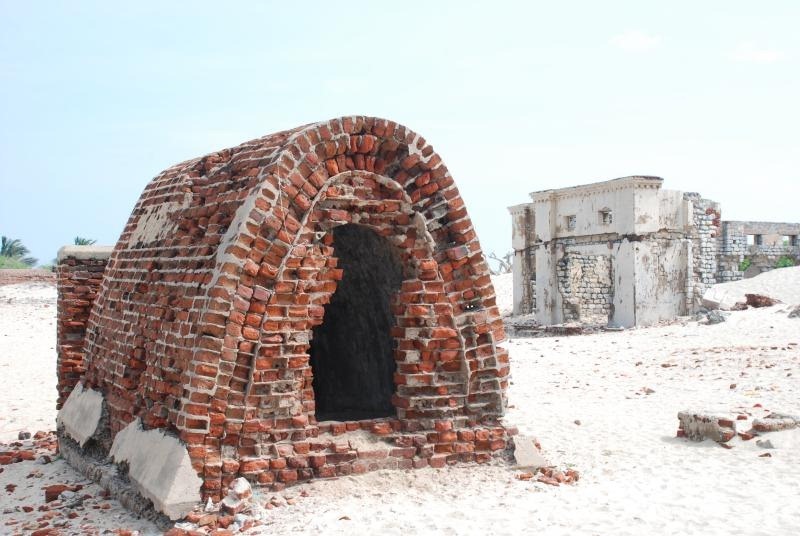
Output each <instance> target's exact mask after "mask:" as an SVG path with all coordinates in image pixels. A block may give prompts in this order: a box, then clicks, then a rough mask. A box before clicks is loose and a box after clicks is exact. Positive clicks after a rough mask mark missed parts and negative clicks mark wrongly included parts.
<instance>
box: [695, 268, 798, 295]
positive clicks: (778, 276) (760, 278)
mask: <svg viewBox="0 0 800 536" xmlns="http://www.w3.org/2000/svg"><path fill="white" fill-rule="evenodd" d="M745 294H761V295H763V296H769V297H770V298H775V299H776V300H780V301H781V302H783V303H789V304H800V266H792V267H789V268H779V269H777V270H771V271H769V272H764V273H762V274H759V275H757V276H756V277H752V278H750V279H741V280H739V281H731V282H730V283H720V284H718V285H714V286H713V287H711V289H709V290H708V291H707V296H709V297H712V296H713V298H714V300H715V301H719V302H720V303H723V302H724V303H729V304H734V303H737V302H744V301H745V299H746V298H745Z"/></svg>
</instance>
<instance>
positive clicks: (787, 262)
mask: <svg viewBox="0 0 800 536" xmlns="http://www.w3.org/2000/svg"><path fill="white" fill-rule="evenodd" d="M790 266H794V259H792V258H791V257H788V256H786V255H784V256H783V257H781V258H780V259H778V262H776V263H775V268H789V267H790Z"/></svg>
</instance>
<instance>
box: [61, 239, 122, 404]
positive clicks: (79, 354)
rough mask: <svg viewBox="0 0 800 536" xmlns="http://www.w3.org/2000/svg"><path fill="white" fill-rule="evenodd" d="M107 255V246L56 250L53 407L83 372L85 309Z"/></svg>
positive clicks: (93, 296)
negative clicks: (55, 383)
mask: <svg viewBox="0 0 800 536" xmlns="http://www.w3.org/2000/svg"><path fill="white" fill-rule="evenodd" d="M110 254H111V249H110V248H101V247H96V246H66V247H64V248H61V251H59V253H58V260H57V262H58V265H57V269H56V285H57V289H58V302H57V307H58V323H57V327H56V353H57V354H58V361H57V365H56V366H57V370H56V375H57V377H58V401H57V405H56V408H57V409H61V406H62V405H63V404H64V401H65V400H66V399H67V397H68V396H69V394H70V393H71V392H72V388H73V387H75V384H76V383H78V381H79V380H80V377H81V375H82V374H83V372H84V371H85V365H84V348H83V343H84V339H85V337H86V328H87V325H88V323H89V312H90V311H91V308H92V304H93V303H94V301H95V299H96V298H97V293H98V291H99V290H100V283H101V282H102V280H103V272H104V271H105V268H106V263H107V262H108V257H109V255H110Z"/></svg>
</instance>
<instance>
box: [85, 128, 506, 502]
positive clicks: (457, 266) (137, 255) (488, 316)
mask: <svg viewBox="0 0 800 536" xmlns="http://www.w3.org/2000/svg"><path fill="white" fill-rule="evenodd" d="M354 218H357V219H358V221H355V222H354V221H353V219H354ZM344 223H358V224H360V225H365V226H368V227H371V228H373V229H374V230H376V231H377V232H379V234H382V235H383V236H385V237H387V239H389V240H390V241H392V243H394V244H395V246H396V247H398V249H399V250H400V251H402V252H403V254H402V257H403V263H404V266H405V268H406V270H407V274H406V275H407V276H406V280H405V281H404V282H403V286H402V288H401V290H400V292H399V293H398V296H397V297H396V301H395V304H394V313H395V317H396V319H397V326H396V327H395V328H394V329H393V336H394V338H395V340H396V341H397V352H396V362H397V366H398V374H397V375H396V382H395V383H396V389H397V391H396V393H395V396H394V398H393V403H394V405H395V407H396V408H397V411H398V416H397V419H388V420H382V421H380V422H370V423H360V424H358V425H357V426H362V427H366V428H367V429H370V430H373V431H374V432H375V433H378V434H387V433H390V432H391V433H393V434H396V435H397V434H399V435H400V436H402V434H411V433H415V432H418V431H425V430H431V431H433V430H434V429H435V430H436V431H437V433H440V434H441V435H442V437H441V438H438V439H437V442H436V445H438V446H436V448H434V447H433V446H430V448H427V447H426V448H422V446H417V447H415V449H416V450H414V453H413V454H411V456H412V457H414V458H417V457H419V458H420V459H425V460H428V459H430V458H431V456H435V455H440V454H441V455H448V456H455V455H457V456H456V458H457V459H459V460H463V461H468V460H469V459H475V458H476V454H475V452H476V450H481V451H486V452H488V451H490V450H491V448H495V447H497V444H496V443H495V444H492V445H491V446H490V445H489V444H488V443H485V442H487V441H489V442H491V441H492V440H494V441H497V440H498V439H499V438H504V437H505V432H504V431H502V428H497V427H496V419H497V418H498V417H499V416H500V415H501V414H502V412H503V406H504V391H505V388H506V382H507V376H508V359H507V354H506V352H505V350H503V349H502V348H499V347H498V346H497V343H499V342H500V341H501V340H502V339H503V332H502V322H501V320H500V316H499V313H498V310H497V307H496V304H495V297H494V291H493V289H492V286H491V281H490V277H489V270H488V266H487V265H486V263H485V261H484V260H483V257H482V253H481V249H480V245H479V243H478V240H477V237H476V235H475V232H474V229H473V228H472V224H471V222H470V220H469V217H468V215H467V211H466V208H465V206H464V202H463V200H462V199H461V197H460V195H459V193H458V190H457V188H456V186H455V184H454V181H453V178H452V177H451V176H450V174H449V172H448V171H447V168H446V167H445V166H444V164H443V163H442V160H441V158H440V157H439V156H438V154H437V153H435V152H434V151H433V149H432V147H431V146H430V145H428V144H427V142H425V140H424V139H423V138H422V137H420V136H419V135H417V134H415V133H413V132H412V131H410V130H408V129H406V128H405V127H403V126H401V125H397V124H395V123H393V122H390V121H386V120H383V119H376V118H367V117H345V118H341V119H334V120H331V121H328V122H323V123H317V124H313V125H308V126H305V127H300V128H298V129H294V130H291V131H286V132H282V133H278V134H274V135H272V136H267V137H265V138H261V139H259V140H254V141H251V142H247V143H245V144H243V145H241V146H239V147H236V148H233V149H226V150H224V151H220V152H218V153H214V154H212V155H208V156H206V157H203V158H200V159H196V160H192V161H189V162H186V163H183V164H179V165H177V166H174V167H173V168H170V169H168V170H167V171H165V172H164V173H162V174H161V175H160V176H159V177H156V179H154V180H153V181H152V182H151V183H150V185H148V187H147V188H146V189H145V192H144V193H143V195H142V197H141V199H140V200H139V202H138V203H137V205H136V207H135V209H134V211H133V214H132V215H131V219H130V220H129V222H128V224H127V226H126V228H125V231H124V232H123V234H122V236H121V237H120V241H119V243H118V244H117V246H116V248H115V251H114V253H113V254H112V258H111V260H110V262H109V265H108V269H107V272H106V277H105V279H104V282H103V286H102V289H101V292H100V297H99V298H98V300H97V302H96V304H95V307H94V308H93V310H92V315H91V318H90V322H89V330H88V335H87V341H86V366H87V372H86V374H85V376H84V383H86V384H88V385H89V386H91V387H94V388H96V389H98V390H100V391H102V392H103V393H104V395H105V397H106V401H107V405H108V408H109V421H110V427H111V433H112V434H114V433H116V432H117V431H119V430H120V429H121V428H122V427H124V426H125V425H126V424H127V423H128V422H130V421H131V420H132V419H133V418H135V417H140V418H141V419H142V421H143V422H144V423H145V425H146V426H149V427H158V428H167V429H171V430H173V431H174V432H175V433H176V434H177V435H179V437H180V438H181V439H182V440H183V441H185V443H186V444H187V446H188V449H189V455H190V457H191V459H192V462H193V465H194V467H195V469H197V470H198V472H200V473H201V474H202V476H203V479H204V482H205V484H204V492H205V494H206V495H209V496H216V495H218V494H219V491H220V490H221V489H222V485H224V483H225V482H226V481H227V480H230V479H232V478H234V477H235V476H236V475H237V474H244V475H246V476H248V477H249V478H251V479H254V480H256V479H257V480H258V481H260V482H262V483H264V484H268V483H273V482H275V481H291V480H292V477H293V476H294V477H296V478H311V477H313V476H326V475H327V476H330V475H329V474H328V473H329V471H330V469H329V468H328V465H330V464H322V465H320V466H319V467H314V466H309V465H302V464H303V463H305V462H297V463H300V464H301V466H299V467H297V468H290V469H285V468H283V467H281V463H280V462H276V463H272V462H271V460H275V459H277V458H282V457H284V456H281V454H282V452H283V450H285V449H289V450H291V449H293V448H295V447H293V446H292V445H295V446H297V445H300V446H299V449H300V450H294V451H293V453H294V454H296V455H298V454H303V453H302V450H303V449H306V448H307V447H306V446H303V445H305V444H306V443H307V442H308V440H309V439H311V438H313V437H315V436H317V435H318V434H319V433H320V428H319V426H318V423H316V422H315V420H314V417H313V416H314V412H313V391H312V390H311V389H310V379H311V375H312V371H311V369H310V366H309V364H308V353H307V352H308V347H309V340H308V338H309V334H310V332H311V329H312V328H313V327H314V326H315V325H317V324H319V323H320V322H322V321H323V317H324V305H325V303H327V300H329V299H330V296H331V295H332V294H333V292H335V289H336V276H337V268H336V266H335V262H336V260H335V252H334V251H333V250H332V248H331V243H330V240H331V235H330V231H331V229H332V228H333V227H335V226H337V225H341V224H344ZM493 423H495V424H493ZM482 426H494V428H491V429H490V428H486V429H484V428H481V427H482ZM440 428H441V429H440ZM451 429H457V430H464V433H463V434H461V433H458V434H457V433H455V432H454V433H453V434H452V437H451V435H450V434H449V430H451ZM482 430H487V431H486V432H485V433H484V432H482ZM489 430H491V431H489ZM323 431H324V430H323ZM476 431H477V432H480V433H479V434H478V435H479V436H480V437H478V438H476V435H475V433H476ZM400 441H401V443H402V441H405V440H402V439H401V440H400ZM477 441H482V442H484V443H481V444H480V446H479V447H478V446H477V445H478V443H477ZM283 444H288V445H289V446H288V447H286V446H283V447H280V448H279V447H278V446H280V445H283ZM456 444H459V445H460V446H459V447H456V446H455V445H456ZM282 449H283V450H282ZM437 449H438V450H437ZM457 449H461V450H457ZM404 455H405V454H404ZM478 458H480V456H478ZM351 461H352V460H351ZM309 463H310V462H309ZM348 463H349V462H348ZM345 465H346V464H345ZM337 470H338V469H337ZM282 471H295V474H294V475H291V474H288V475H287V474H284V473H282Z"/></svg>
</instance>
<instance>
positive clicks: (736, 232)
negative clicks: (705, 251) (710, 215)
mask: <svg viewBox="0 0 800 536" xmlns="http://www.w3.org/2000/svg"><path fill="white" fill-rule="evenodd" d="M749 235H761V236H764V237H772V238H773V239H777V240H776V241H774V242H773V243H771V244H770V243H764V244H756V243H753V244H748V236H749ZM783 236H790V237H794V239H793V241H794V244H792V243H791V242H790V243H789V244H786V245H784V244H782V243H780V237H783ZM798 236H800V223H779V222H756V221H725V222H723V225H722V234H721V240H720V256H719V271H718V274H717V279H718V280H719V281H720V282H726V281H737V280H739V279H742V278H743V277H752V276H755V275H758V274H760V273H762V272H766V271H769V270H772V269H774V268H775V265H776V264H777V263H778V261H779V260H780V259H781V258H783V257H788V258H790V259H792V260H793V261H794V263H795V265H800V243H798V238H797V237H798ZM775 242H777V243H775ZM745 259H747V260H748V263H749V265H750V267H749V268H748V269H747V272H744V271H742V270H740V268H741V267H742V266H741V263H742V261H744V260H745Z"/></svg>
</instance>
